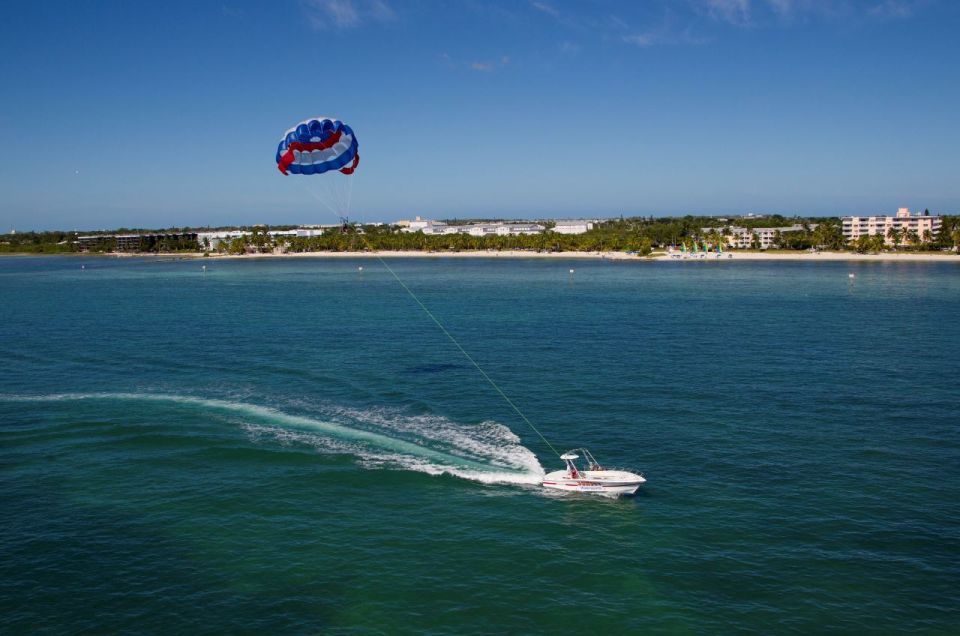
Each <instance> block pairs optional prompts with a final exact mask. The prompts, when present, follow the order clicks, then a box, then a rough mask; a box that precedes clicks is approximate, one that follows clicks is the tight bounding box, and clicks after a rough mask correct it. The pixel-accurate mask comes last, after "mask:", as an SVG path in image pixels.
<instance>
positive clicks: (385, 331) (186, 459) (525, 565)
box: [0, 257, 960, 634]
mask: <svg viewBox="0 0 960 636" xmlns="http://www.w3.org/2000/svg"><path fill="white" fill-rule="evenodd" d="M390 263H391V265H392V267H393V268H394V269H395V270H396V272H397V274H398V275H399V276H400V277H401V278H402V279H403V280H404V281H405V282H406V283H407V284H408V285H409V287H410V288H411V289H412V290H413V291H414V292H415V293H416V294H417V295H418V296H419V297H420V298H421V300H422V301H423V302H424V303H425V304H426V305H427V306H428V307H429V308H430V309H431V311H432V312H433V313H434V314H435V315H436V316H437V318H438V319H440V320H441V321H442V322H443V323H444V325H445V326H446V327H447V328H448V329H449V331H450V332H451V333H453V334H454V335H455V336H456V337H457V339H458V340H459V341H460V342H461V343H462V345H463V346H464V348H465V349H466V350H468V351H469V352H470V353H471V355H472V356H474V357H475V359H476V360H477V361H478V362H479V363H480V364H481V365H482V366H483V368H484V369H485V370H486V371H487V372H488V373H489V375H490V376H491V377H492V378H494V379H495V381H496V382H497V383H498V384H499V385H500V386H501V387H502V388H503V390H504V391H505V392H506V393H507V395H509V396H510V397H511V399H513V400H514V402H515V403H516V404H517V405H518V406H519V407H520V408H521V409H522V410H523V411H524V413H525V414H526V415H527V416H528V417H529V418H530V420H531V421H532V422H534V423H535V424H536V425H537V427H538V428H539V429H540V430H541V432H542V433H543V434H544V435H545V436H546V438H547V439H548V440H550V443H551V444H553V445H554V446H556V447H557V448H558V449H559V450H561V451H563V450H566V449H567V448H573V447H578V446H586V447H587V448H589V449H591V450H592V451H593V452H594V454H595V455H597V456H598V458H599V459H600V460H601V461H606V462H609V463H611V464H616V465H626V466H630V467H633V468H635V469H636V470H639V471H642V472H643V473H644V474H645V476H646V477H647V479H648V480H649V481H648V483H647V484H646V485H645V486H644V487H643V488H642V490H641V491H640V493H639V494H638V496H636V497H633V498H621V499H607V498H602V497H595V496H588V495H566V494H553V493H551V492H549V491H544V490H542V489H541V488H539V487H538V486H537V485H536V484H537V481H538V479H539V477H540V476H541V475H542V474H543V471H544V470H553V469H556V468H559V467H560V462H559V461H558V459H557V458H556V456H555V455H553V453H552V451H551V450H550V448H549V447H548V446H547V445H546V444H544V442H543V441H541V439H540V438H539V437H538V436H537V435H536V433H535V432H534V431H532V430H531V429H530V428H529V427H527V426H526V424H525V423H524V422H523V421H522V420H520V419H519V418H518V417H517V416H516V414H515V413H514V412H513V411H512V410H511V409H510V407H509V406H508V405H507V404H506V403H505V402H504V401H503V400H502V399H501V398H500V397H499V396H498V395H497V394H496V392H495V391H494V390H493V389H492V388H491V387H490V386H489V385H487V384H486V383H485V382H484V380H483V379H482V377H481V376H480V375H479V374H478V373H477V371H476V369H474V368H473V367H472V366H471V365H470V364H469V362H468V361H467V360H466V359H464V358H463V356H462V355H461V354H460V353H459V352H458V351H457V350H456V349H455V348H454V346H453V345H452V344H451V343H450V342H449V341H448V340H447V339H446V338H445V337H444V336H443V334H442V333H440V332H439V330H438V329H437V328H436V326H435V325H434V324H433V323H432V322H431V321H430V320H429V318H427V317H426V316H425V315H424V313H423V312H422V311H421V309H420V308H419V307H418V306H417V305H416V303H414V302H413V301H412V300H411V299H410V297H409V296H407V295H406V293H405V292H404V291H403V289H402V288H401V287H400V286H399V285H398V284H397V283H396V281H395V280H393V278H392V277H391V276H390V275H389V273H387V272H386V271H385V270H384V269H383V268H382V267H381V266H380V265H379V263H377V262H376V261H374V260H369V259H362V260H359V259H358V260H353V259H276V260H204V261H199V260H186V261H175V260H161V259H148V258H144V259H109V258H74V257H70V258H26V257H24V258H4V259H0V345H2V349H0V350H2V355H3V365H2V366H0V632H3V633H51V634H52V633H55V634H64V633H79V632H88V633H131V634H144V633H196V634H206V633H210V634H213V633H232V634H238V633H271V634H278V633H323V634H489V633H498V634H541V633H542V634H556V633H560V632H569V633H583V632H587V633H602V634H641V633H642V634H658V633H662V634H720V633H757V634H792V633H794V634H810V633H831V634H862V633H882V634H892V633H917V634H947V633H960V609H958V608H960V431H958V425H960V416H958V405H960V387H958V380H957V379H958V377H960V373H958V362H957V355H958V351H960V320H958V318H957V317H958V316H960V263H952V262H945V263H836V262H824V263H788V262H780V263H777V262H771V263H764V262H736V261H731V262H703V263H690V262H684V263H665V262H655V263H647V262H612V261H591V262H585V261H563V260H533V259H531V260H497V259H476V260H474V259H462V260H461V259H409V260H401V259H394V260H391V261H390ZM202 265H205V266H206V268H207V269H206V271H205V272H204V271H203V270H202V269H201V266H202ZM360 267H362V268H363V269H362V271H361V270H360V269H359V268H360ZM571 268H574V269H575V272H574V273H572V274H571V273H570V272H569V270H570V269H571ZM850 273H853V274H855V277H853V278H851V277H850V276H849V274H850Z"/></svg>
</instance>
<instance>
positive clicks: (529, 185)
mask: <svg viewBox="0 0 960 636" xmlns="http://www.w3.org/2000/svg"><path fill="white" fill-rule="evenodd" d="M958 31H960V2H955V1H953V0H862V1H855V0H644V1H639V0H637V1H623V2H614V1H610V0H577V1H574V0H570V1H561V0H536V1H525V0H504V1H500V2H481V1H479V0H448V1H445V2H442V1H440V0H437V1H428V0H404V1H401V0H302V1H297V0H291V1H289V2H240V1H236V0H222V1H218V2H182V3H180V2H147V1H142V2H119V1H118V2H6V3H3V6H2V8H0V90H2V99H0V104H2V106H0V231H8V230H9V229H10V228H11V227H16V228H17V229H22V230H26V229H52V228H61V229H73V228H81V229H93V228H101V227H102V228H112V227H119V226H126V227H166V226H177V225H204V224H211V225H221V224H234V223H237V224H240V223H255V222H260V223H271V224H279V223H329V222H332V221H334V220H335V219H334V217H333V215H332V214H331V213H330V212H329V211H328V209H327V207H326V206H324V205H321V204H320V203H318V200H317V197H318V196H319V197H325V196H326V194H325V189H326V188H327V187H328V186H330V185H331V184H329V183H321V182H319V181H318V180H322V179H324V177H323V176H320V177H297V176H290V177H283V176H282V175H281V174H280V173H279V172H278V171H277V170H276V167H275V163H274V155H275V151H276V145H277V142H278V140H279V137H280V135H281V134H282V133H283V131H284V130H286V129H287V128H288V127H289V126H291V125H293V124H295V123H296V122H298V121H300V120H302V119H305V118H308V117H310V116H315V115H333V116H336V117H339V118H341V119H342V120H344V121H345V122H347V123H349V124H350V125H351V126H352V127H353V128H354V130H355V131H356V133H357V136H358V139H359V141H360V154H361V156H362V162H361V164H360V168H359V169H358V171H357V174H356V175H355V177H354V179H355V180H354V183H353V197H352V205H351V209H350V216H351V217H352V218H355V219H358V220H359V219H363V220H384V221H389V220H395V219H398V218H405V217H410V216H412V215H415V214H421V215H426V216H431V217H441V218H453V217H459V218H464V217H476V216H487V217H540V216H555V217H571V216H594V215H599V216H609V215H619V214H621V213H622V214H627V215H631V214H643V215H649V214H653V215H673V214H685V213H702V214H728V213H736V212H781V213H785V214H794V213H796V214H811V215H820V214H844V213H868V212H869V213H892V212H893V211H894V210H895V208H896V207H897V206H900V205H909V206H911V207H915V208H921V209H922V208H930V209H931V210H932V211H935V212H941V213H957V212H960V117H958V113H960V38H958V37H957V35H956V34H957V33H958ZM327 176H328V177H330V178H332V179H346V178H347V177H341V176H340V175H327ZM335 185H337V186H338V187H339V186H341V185H342V181H341V182H338V183H336V184H335Z"/></svg>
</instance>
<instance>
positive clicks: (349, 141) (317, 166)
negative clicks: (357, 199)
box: [276, 117, 360, 175]
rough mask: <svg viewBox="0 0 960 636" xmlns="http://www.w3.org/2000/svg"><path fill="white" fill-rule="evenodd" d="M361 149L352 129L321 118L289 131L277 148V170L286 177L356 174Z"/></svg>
mask: <svg viewBox="0 0 960 636" xmlns="http://www.w3.org/2000/svg"><path fill="white" fill-rule="evenodd" d="M358 148H359V145H358V144H357V138H356V136H354V134H353V130H352V129H351V128H350V126H347V125H346V124H344V123H343V122H342V121H340V120H339V119H330V118H328V117H318V118H314V119H308V120H306V121H302V122H300V123H299V124H297V125H296V126H294V127H293V128H291V129H290V130H288V131H287V132H286V133H285V134H284V136H283V138H282V139H281V140H280V144H279V145H278V146H277V157H276V160H277V169H278V170H280V172H282V173H283V174H290V173H293V174H303V175H310V174H323V173H324V172H329V171H331V170H339V171H340V172H342V173H344V174H352V173H353V171H354V170H356V168H357V165H358V164H359V163H360V155H359V153H358V152H357V150H358Z"/></svg>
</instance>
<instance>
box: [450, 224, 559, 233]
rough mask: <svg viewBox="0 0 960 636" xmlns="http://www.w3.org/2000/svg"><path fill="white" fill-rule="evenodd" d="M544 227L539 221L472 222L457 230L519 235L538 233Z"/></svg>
mask: <svg viewBox="0 0 960 636" xmlns="http://www.w3.org/2000/svg"><path fill="white" fill-rule="evenodd" d="M544 229H546V228H544V227H543V226H542V225H540V224H539V223H473V224H471V225H462V226H460V227H459V228H458V230H459V231H460V232H462V233H464V234H469V235H470V236H519V235H521V234H540V233H541V232H543V230H544Z"/></svg>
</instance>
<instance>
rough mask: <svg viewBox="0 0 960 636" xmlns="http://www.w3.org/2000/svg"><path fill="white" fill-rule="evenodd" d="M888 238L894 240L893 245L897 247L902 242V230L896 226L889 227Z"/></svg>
mask: <svg viewBox="0 0 960 636" xmlns="http://www.w3.org/2000/svg"><path fill="white" fill-rule="evenodd" d="M887 238H888V239H890V240H891V241H892V242H893V246H894V247H896V246H897V245H899V244H900V230H899V229H898V228H896V227H894V226H892V225H891V226H890V227H888V228H887Z"/></svg>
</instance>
